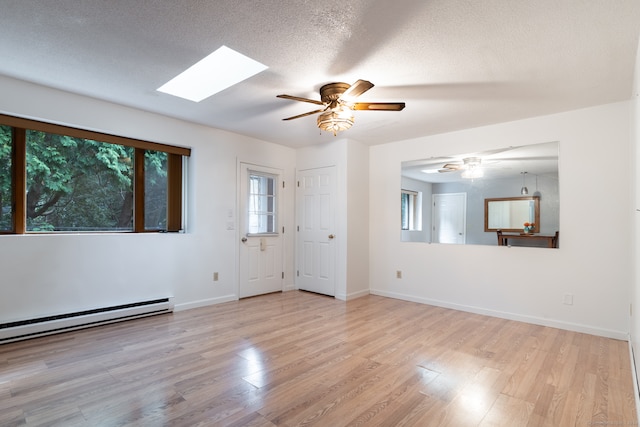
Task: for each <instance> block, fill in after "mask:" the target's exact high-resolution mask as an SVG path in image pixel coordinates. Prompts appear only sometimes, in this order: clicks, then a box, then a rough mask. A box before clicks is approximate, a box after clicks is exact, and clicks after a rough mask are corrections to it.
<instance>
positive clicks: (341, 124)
mask: <svg viewBox="0 0 640 427" xmlns="http://www.w3.org/2000/svg"><path fill="white" fill-rule="evenodd" d="M353 120H354V118H353V113H351V110H348V109H343V108H335V109H333V110H329V111H325V112H324V113H322V114H320V115H319V116H318V127H319V128H320V130H324V131H327V132H333V136H336V135H337V134H338V132H340V131H343V130H347V129H349V128H350V127H351V126H353Z"/></svg>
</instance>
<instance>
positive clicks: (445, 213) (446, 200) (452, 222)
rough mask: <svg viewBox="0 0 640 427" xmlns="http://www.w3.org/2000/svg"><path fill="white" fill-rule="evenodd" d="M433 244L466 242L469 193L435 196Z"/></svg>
mask: <svg viewBox="0 0 640 427" xmlns="http://www.w3.org/2000/svg"><path fill="white" fill-rule="evenodd" d="M431 217H432V218H433V225H432V231H433V242H434V243H458V244H464V243H465V241H466V236H467V233H466V228H467V225H466V218H467V193H449V194H434V195H433V215H432V216H431Z"/></svg>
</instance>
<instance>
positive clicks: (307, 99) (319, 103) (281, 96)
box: [276, 95, 324, 105]
mask: <svg viewBox="0 0 640 427" xmlns="http://www.w3.org/2000/svg"><path fill="white" fill-rule="evenodd" d="M276 97H277V98H283V99H290V100H292V101H302V102H310V103H312V104H316V105H324V102H322V101H316V100H315V99H309V98H300V97H299V96H291V95H276Z"/></svg>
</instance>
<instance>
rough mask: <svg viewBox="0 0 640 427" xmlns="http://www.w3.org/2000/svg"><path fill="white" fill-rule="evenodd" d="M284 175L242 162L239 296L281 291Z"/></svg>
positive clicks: (270, 169) (274, 170)
mask: <svg viewBox="0 0 640 427" xmlns="http://www.w3.org/2000/svg"><path fill="white" fill-rule="evenodd" d="M281 175H282V173H281V171H280V170H278V169H272V168H267V167H263V166H256V165H251V164H247V163H240V180H239V182H240V191H239V197H240V203H239V204H240V207H239V212H240V218H239V223H240V228H239V229H240V237H241V243H240V260H239V265H240V275H239V277H240V280H239V281H240V284H239V291H238V295H239V297H240V298H244V297H250V296H254V295H261V294H266V293H270V292H277V291H282V283H283V278H282V276H283V271H284V270H283V265H282V232H281V231H282V219H281V214H280V212H281V206H282V195H281V194H282V192H281V191H280V190H281V188H282V180H281Z"/></svg>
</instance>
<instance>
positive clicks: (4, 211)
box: [0, 126, 13, 231]
mask: <svg viewBox="0 0 640 427" xmlns="http://www.w3.org/2000/svg"><path fill="white" fill-rule="evenodd" d="M12 133H13V130H12V128H11V127H10V126H0V231H13V179H12V175H13V174H12V161H11V150H12Z"/></svg>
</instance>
